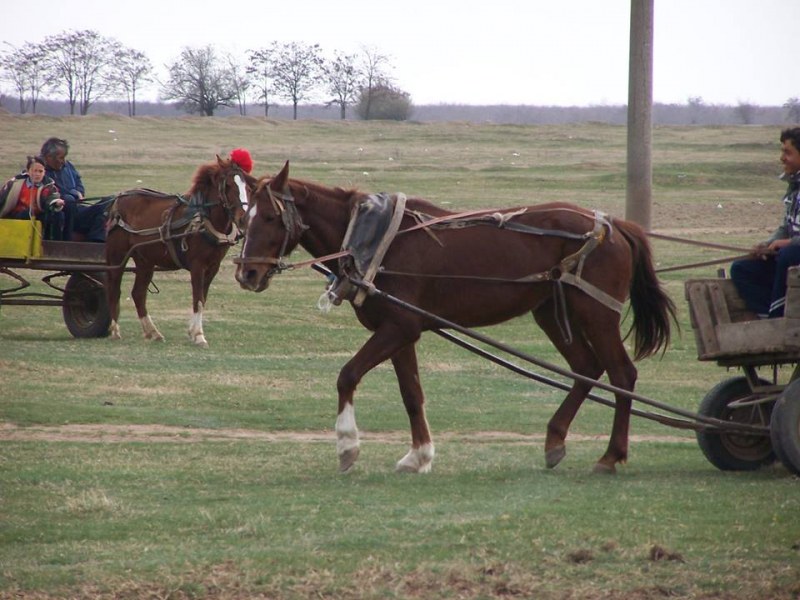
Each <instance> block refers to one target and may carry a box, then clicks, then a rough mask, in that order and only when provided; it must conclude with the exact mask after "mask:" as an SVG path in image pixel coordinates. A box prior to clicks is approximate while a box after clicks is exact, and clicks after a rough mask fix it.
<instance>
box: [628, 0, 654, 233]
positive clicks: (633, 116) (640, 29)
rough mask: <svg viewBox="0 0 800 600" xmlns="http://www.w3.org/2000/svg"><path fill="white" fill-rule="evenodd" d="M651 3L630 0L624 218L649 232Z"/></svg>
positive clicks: (651, 179) (649, 1)
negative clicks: (626, 171) (626, 174)
mask: <svg viewBox="0 0 800 600" xmlns="http://www.w3.org/2000/svg"><path fill="white" fill-rule="evenodd" d="M653 2H654V0H631V33H630V62H629V65H628V178H627V189H626V196H625V218H626V219H627V220H629V221H635V222H636V223H638V224H639V225H641V226H642V227H644V228H645V230H647V231H649V230H650V223H651V221H650V213H651V207H652V191H653V164H652V152H651V142H652V119H653V115H652V113H653Z"/></svg>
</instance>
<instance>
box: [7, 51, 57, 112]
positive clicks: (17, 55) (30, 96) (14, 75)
mask: <svg viewBox="0 0 800 600" xmlns="http://www.w3.org/2000/svg"><path fill="white" fill-rule="evenodd" d="M6 44H7V45H8V46H9V49H8V50H6V51H5V52H3V53H2V54H0V68H1V69H2V71H3V79H5V80H6V81H8V82H9V83H11V84H12V85H13V86H14V89H15V90H16V92H17V95H18V97H19V112H20V113H21V114H25V113H26V112H27V110H28V103H29V102H30V106H31V112H32V113H33V114H36V103H37V102H38V101H39V95H40V94H41V92H42V89H43V87H44V82H45V81H46V78H44V77H42V76H41V70H42V68H43V66H44V63H45V60H44V59H45V56H46V52H47V51H46V49H45V47H44V46H43V45H42V44H29V45H26V46H23V47H22V48H16V47H15V46H12V45H11V44H9V43H8V42H6Z"/></svg>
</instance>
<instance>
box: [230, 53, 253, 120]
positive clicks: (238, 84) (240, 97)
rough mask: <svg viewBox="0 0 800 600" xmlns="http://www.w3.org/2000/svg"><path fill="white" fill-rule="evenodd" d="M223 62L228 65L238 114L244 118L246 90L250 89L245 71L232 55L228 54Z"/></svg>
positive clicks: (245, 112)
mask: <svg viewBox="0 0 800 600" xmlns="http://www.w3.org/2000/svg"><path fill="white" fill-rule="evenodd" d="M225 61H226V62H227V65H228V71H229V73H230V78H231V85H232V86H233V90H234V93H235V98H236V102H237V104H238V105H239V114H240V115H242V116H245V115H246V114H247V90H248V89H249V88H250V79H249V78H248V76H247V69H246V68H245V66H244V65H242V63H241V62H239V61H238V60H237V59H236V57H235V56H233V55H232V54H228V55H227V56H226V57H225Z"/></svg>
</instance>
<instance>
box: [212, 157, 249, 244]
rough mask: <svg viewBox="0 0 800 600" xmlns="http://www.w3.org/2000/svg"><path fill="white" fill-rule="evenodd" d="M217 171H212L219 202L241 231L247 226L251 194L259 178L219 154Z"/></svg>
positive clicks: (213, 183) (230, 219)
mask: <svg viewBox="0 0 800 600" xmlns="http://www.w3.org/2000/svg"><path fill="white" fill-rule="evenodd" d="M217 167H218V169H217V170H216V172H212V174H211V181H212V186H214V187H215V188H216V192H217V196H218V198H219V204H220V206H222V208H223V209H225V213H226V215H227V217H228V219H229V221H230V222H231V223H233V224H234V225H235V226H236V227H237V228H238V229H239V230H240V231H244V230H245V228H246V226H247V212H248V210H249V205H250V195H251V194H252V192H253V191H255V188H256V183H257V180H256V178H255V177H253V176H252V175H250V174H249V172H247V171H246V170H245V169H244V168H243V167H242V166H241V165H240V164H238V163H237V162H236V161H234V160H232V159H224V158H220V156H219V155H217Z"/></svg>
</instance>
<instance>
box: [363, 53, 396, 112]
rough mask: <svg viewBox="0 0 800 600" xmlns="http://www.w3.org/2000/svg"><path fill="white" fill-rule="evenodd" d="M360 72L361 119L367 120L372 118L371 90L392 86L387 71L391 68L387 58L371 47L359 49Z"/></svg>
mask: <svg viewBox="0 0 800 600" xmlns="http://www.w3.org/2000/svg"><path fill="white" fill-rule="evenodd" d="M361 61H362V66H361V72H362V74H363V77H364V79H363V86H362V89H361V102H360V104H359V105H360V106H361V107H362V110H363V113H362V118H363V119H365V120H367V119H370V118H371V117H372V100H373V90H374V89H376V88H385V87H391V86H392V80H391V77H390V76H389V74H388V72H387V70H388V69H389V68H390V67H391V64H390V62H389V57H388V56H386V55H385V54H381V53H380V52H378V50H377V49H376V48H374V47H372V46H363V47H362V48H361Z"/></svg>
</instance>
